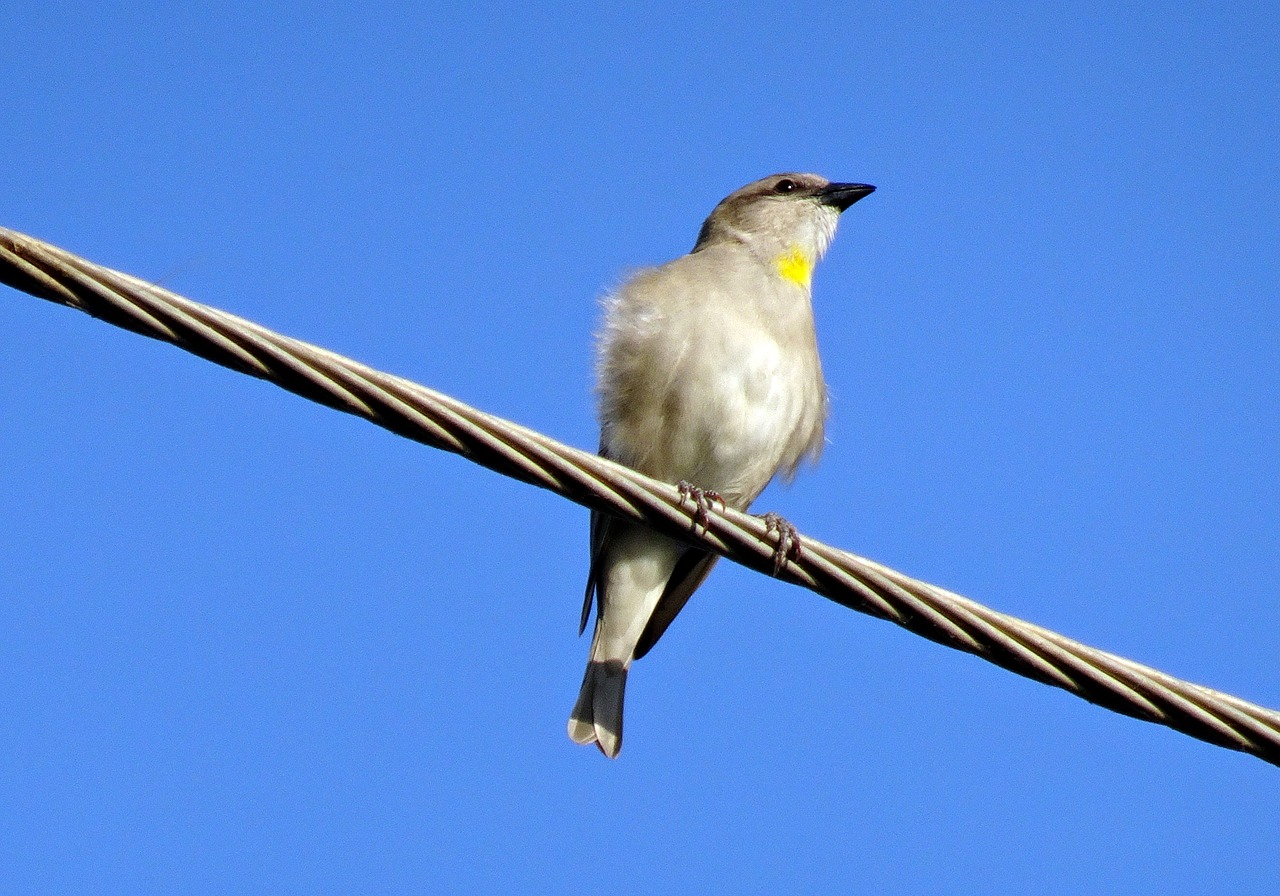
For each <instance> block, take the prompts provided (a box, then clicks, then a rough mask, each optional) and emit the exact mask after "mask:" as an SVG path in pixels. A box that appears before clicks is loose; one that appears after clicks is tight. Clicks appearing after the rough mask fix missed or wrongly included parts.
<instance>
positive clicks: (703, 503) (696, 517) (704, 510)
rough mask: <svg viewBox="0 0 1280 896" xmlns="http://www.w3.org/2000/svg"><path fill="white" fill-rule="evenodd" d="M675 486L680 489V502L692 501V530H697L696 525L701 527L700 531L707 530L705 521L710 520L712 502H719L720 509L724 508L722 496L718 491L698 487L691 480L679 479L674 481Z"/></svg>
mask: <svg viewBox="0 0 1280 896" xmlns="http://www.w3.org/2000/svg"><path fill="white" fill-rule="evenodd" d="M676 488H678V489H679V490H680V503H681V504H683V503H684V502H685V501H692V502H693V507H694V510H693V531H694V532H697V531H698V527H699V526H701V527H702V531H703V532H706V531H707V523H709V522H711V517H710V516H708V513H709V512H710V511H711V505H712V504H719V505H720V510H721V511H723V510H724V498H722V497H720V493H719V492H713V491H711V489H709V488H698V487H697V486H696V485H694V484H693V483H692V482H686V481H685V480H683V479H681V480H680V481H679V482H677V483H676Z"/></svg>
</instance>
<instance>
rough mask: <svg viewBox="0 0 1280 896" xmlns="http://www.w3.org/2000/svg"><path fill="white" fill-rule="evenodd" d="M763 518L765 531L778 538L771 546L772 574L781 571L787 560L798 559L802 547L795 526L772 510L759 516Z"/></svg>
mask: <svg viewBox="0 0 1280 896" xmlns="http://www.w3.org/2000/svg"><path fill="white" fill-rule="evenodd" d="M760 519H762V520H764V525H765V531H766V532H768V533H769V534H770V535H773V536H775V537H776V538H777V539H778V543H777V544H775V545H774V546H773V574H774V575H775V576H776V575H778V574H779V573H781V572H782V570H783V568H784V567H785V566H786V565H787V561H788V560H799V559H800V555H801V553H803V549H802V548H801V547H800V533H799V532H797V531H796V527H795V526H793V525H791V524H790V523H788V522H787V521H786V520H784V519H783V518H782V517H780V516H778V514H776V513H774V512H773V511H769V512H768V513H766V514H765V515H764V516H762V517H760Z"/></svg>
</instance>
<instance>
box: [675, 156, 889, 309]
mask: <svg viewBox="0 0 1280 896" xmlns="http://www.w3.org/2000/svg"><path fill="white" fill-rule="evenodd" d="M874 191H875V187H873V186H871V185H869V184H844V183H832V182H831V181H829V180H827V179H826V178H825V177H821V176H819V175H817V174H772V175H770V176H769V177H765V178H761V179H760V180H758V181H755V182H753V183H749V184H747V185H746V186H745V187H743V188H742V189H740V190H737V191H736V192H733V193H731V194H729V195H728V196H726V197H725V198H724V199H722V200H721V201H720V204H719V205H717V206H716V207H715V209H714V210H713V211H712V212H711V214H710V215H709V216H708V217H707V220H706V221H705V222H703V224H702V230H701V232H700V233H699V234H698V242H697V244H696V245H695V246H694V248H693V251H694V252H697V251H698V250H700V249H704V248H706V247H707V246H710V245H714V244H716V243H719V242H726V241H728V242H739V243H742V244H744V245H746V246H747V247H749V248H750V249H751V250H752V251H753V252H755V253H756V254H757V255H759V256H760V257H762V258H765V259H767V260H768V261H770V262H771V263H772V264H774V265H775V266H776V268H777V270H778V273H779V274H781V275H782V276H783V277H785V278H786V279H788V280H791V281H792V282H794V283H797V284H799V285H802V286H805V287H807V286H808V285H809V282H810V279H811V278H812V276H813V267H814V265H816V264H817V263H818V259H820V258H822V256H823V253H825V252H826V251H827V246H829V245H830V244H831V239H832V237H834V236H835V233H836V224H837V222H838V221H839V220H840V213H841V212H843V211H844V210H845V209H847V208H848V207H849V206H851V205H853V204H854V203H855V202H857V201H858V200H859V199H861V198H863V197H864V196H868V195H870V194H871V193H872V192H874Z"/></svg>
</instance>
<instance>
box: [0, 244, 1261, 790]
mask: <svg viewBox="0 0 1280 896" xmlns="http://www.w3.org/2000/svg"><path fill="white" fill-rule="evenodd" d="M0 282H4V283H7V284H9V285H10V286H13V287H14V288H16V289H19V290H22V291H24V292H28V293H30V294H31V295H34V296H38V297H40V298H43V299H48V300H49V301H52V302H57V303H59V304H62V305H68V306H70V307H72V308H78V309H80V310H81V311H84V312H85V313H87V314H90V315H92V316H94V317H97V318H101V319H102V320H105V321H107V322H109V323H112V324H115V325H116V326H119V327H124V328H125V329H128V330H132V331H133V332H135V333H141V334H143V335H145V336H150V337H152V338H155V339H160V340H163V341H165V342H171V343H173V344H174V345H177V346H179V347H180V348H183V349H185V350H187V351H189V352H192V353H194V354H196V355H199V356H200V357H202V358H206V359H208V360H210V361H213V362H215V363H217V364H221V365H223V366H225V367H229V368H231V369H232V370H237V371H240V372H241V373H246V374H249V375H250V376H255V377H259V378H261V379H264V380H268V381H270V382H272V383H275V384H276V385H278V386H280V387H281V388H284V389H288V390H289V391H291V392H295V393H297V394H298V395H301V396H303V397H304V398H309V399H311V400H312V401H316V402H319V403H321V404H324V405H327V406H329V407H332V408H336V409H338V410H340V411H345V412H347V413H350V414H355V415H357V416H359V417H364V418H365V419H367V420H370V421H372V422H373V423H376V424H377V425H379V426H382V427H384V428H386V429H389V430H391V431H392V432H394V433H397V434H399V435H402V436H404V437H406V438H409V439H413V440H415V441H418V442H422V443H423V444H426V445H430V446H432V447H435V448H441V449H443V450H445V451H451V452H454V453H455V454H460V455H462V456H463V457H465V458H467V459H468V460H471V461H474V462H475V463H478V464H481V465H483V466H485V467H488V468H489V469H491V470H495V471H497V472H499V473H502V474H504V475H507V476H512V477H514V478H516V479H520V480H523V481H525V482H529V483H532V484H533V485H537V486H539V487H541V488H545V489H549V490H551V491H553V492H555V493H557V494H559V495H562V496H563V497H565V498H568V499H569V500H571V501H574V502H576V503H578V504H581V505H583V506H586V507H590V508H591V509H593V510H600V511H603V512H605V513H609V514H613V515H615V516H619V517H622V518H624V519H628V520H635V521H638V522H641V523H644V524H646V525H648V526H650V527H652V528H653V529H655V530H657V531H658V532H661V533H662V534H664V535H667V536H669V537H671V538H676V539H680V540H683V541H686V542H689V543H691V544H696V545H698V546H700V547H704V548H708V549H710V550H713V551H715V552H716V553H718V554H721V555H722V556H724V557H727V558H728V559H730V560H733V561H735V562H737V563H740V564H742V565H744V566H748V567H750V568H751V569H754V570H757V571H758V572H763V573H766V574H770V575H771V574H773V572H774V568H773V564H774V555H775V550H774V548H775V541H776V536H775V535H774V534H772V533H770V532H769V531H768V529H767V525H766V523H765V522H764V521H763V520H761V519H759V518H758V517H754V516H750V515H748V514H744V513H739V512H736V511H733V510H724V511H720V512H713V513H711V514H709V516H708V518H707V519H706V526H705V527H704V526H703V525H702V522H703V521H702V520H701V519H698V520H697V522H698V526H697V528H696V531H695V527H694V525H693V523H694V521H695V516H694V513H695V510H696V508H694V507H692V506H690V505H689V503H688V502H682V498H681V496H680V493H679V492H678V490H677V489H676V487H675V486H673V485H668V484H666V483H661V482H658V481H656V480H653V479H649V478H648V477H646V476H643V475H641V474H640V473H637V472H635V471H634V470H631V469H628V468H626V467H623V466H620V465H618V464H615V463H613V462H611V461H608V460H605V459H604V458H601V457H598V456H596V455H594V454H590V453H588V452H585V451H581V450H579V449H576V448H571V447H569V446H567V445H563V444H561V443H559V442H557V441H555V440H554V439H551V438H548V437H547V436H545V435H542V434H541V433H538V432H535V431H534V430H531V429H527V428H525V427H522V426H519V425H517V424H515V423H511V422H509V421H507V420H503V419H501V418H499V417H494V416H492V415H489V414H486V413H484V412H482V411H478V410H476V409H475V408H472V407H469V406H468V405H465V404H463V403H462V402H460V401H457V400H456V399H453V398H450V397H449V396H447V395H442V394H441V393H439V392H435V391H433V390H431V389H428V388H426V387H425V386H421V385H419V384H417V383H414V382H411V381H409V380H406V379H403V378H401V377H397V376H392V375H391V374H387V373H383V372H382V371H379V370H374V369H373V368H371V367H366V366H365V365H363V364H360V363H357V362H356V361H352V360H351V359H349V358H344V357H342V356H341V355H338V354H335V353H333V352H330V351H326V350H325V349H321V348H318V347H316V346H314V345H310V344H308V343H305V342H301V341H299V340H296V339H291V338H289V337H287V336H282V335H281V334H279V333H275V332H272V331H271V330H268V329H267V328H266V327H262V326H259V325H258V324H255V323H252V322H251V321H248V320H245V319H243V318H240V317H236V316H234V315H231V314H227V313H226V312H224V311H219V310H218V309H216V308H211V307H209V306H207V305H201V304H199V303H197V302H193V301H191V300H190V299H186V298H183V297H182V296H179V295H176V294H175V293H172V292H169V291H168V290H165V289H161V288H160V287H157V286H154V285H152V284H149V283H147V282H145V281H143V280H139V279H138V278H136V277H132V276H130V275H128V274H123V273H120V272H119V271H113V270H111V269H110V268H105V267H102V266H100V265H96V264H94V263H92V262H90V261H87V260H85V259H83V258H80V257H79V256H76V255H73V254H71V253H70V252H67V251H65V250H63V249H59V248H57V247H56V246H52V245H50V244H48V243H44V242H42V241H40V240H37V239H35V238H33V237H29V236H26V235H24V234H20V233H16V232H14V231H11V230H7V229H5V228H0ZM801 544H802V550H801V552H800V555H799V556H798V557H793V558H789V559H788V560H787V562H786V564H785V565H784V566H783V568H782V569H781V571H780V572H779V573H778V578H781V579H783V580H785V581H788V582H792V583H794V584H797V585H802V586H803V587H805V588H809V589H810V590H812V591H815V592H817V593H818V594H821V595H823V596H824V597H827V598H829V599H830V600H833V601H835V602H836V603H838V604H841V605H842V606H845V607H849V608H851V609H854V610H857V611H859V612H862V613H867V614H870V615H872V616H876V617H879V618H881V619H887V620H889V621H890V622H894V623H896V624H898V625H900V626H902V627H903V628H906V629H907V630H909V631H911V632H914V633H916V634H917V635H921V636H923V637H925V638H928V639H930V640H932V641H936V642H938V643H939V644H944V645H946V646H947V647H952V648H955V649H956V650H963V651H965V652H967V653H972V654H974V655H976V656H979V657H982V658H983V659H985V660H987V661H989V662H992V663H995V664H996V665H998V666H1002V667H1004V668H1006V669H1008V670H1010V671H1012V672H1016V673H1018V674H1019V675H1023V676H1026V677H1027V678H1031V679H1034V680H1036V681H1040V682H1044V683H1045V684H1050V685H1053V686H1055V687H1059V688H1062V689H1063V690H1066V691H1069V692H1071V693H1073V694H1075V695H1076V696H1078V697H1083V698H1084V699H1085V700H1088V701H1090V702H1092V703H1096V704H1098V705H1100V706H1104V707H1106V708H1108V709H1111V710H1113V711H1115V712H1119V713H1123V714H1125V715H1129V716H1133V717H1135V718H1139V719H1143V720H1146V721H1149V722H1155V723H1157V724H1161V725H1166V726H1168V727H1170V728H1173V729H1175V730H1177V731H1181V732H1183V733H1184V734H1189V735H1191V736H1192V737H1195V738H1199V739H1200V740H1203V741H1207V742H1209V743H1212V744H1217V745H1218V746H1222V747H1227V748H1229V749H1232V750H1240V751H1242V752H1246V753H1252V754H1253V755H1255V756H1257V757H1259V758H1261V759H1263V760H1264V761H1266V762H1269V763H1271V764H1272V765H1280V713H1277V712H1276V711H1274V710H1269V709H1265V708H1263V707H1261V706H1257V705H1255V704H1252V703H1249V702H1247V701H1245V700H1242V699H1240V698H1238V697H1233V696H1231V695H1230V694H1224V693H1222V692H1220V691H1215V690H1211V689H1209V688H1206V687H1202V686H1200V685H1196V684H1191V683H1190V682H1186V681H1182V680H1180V679H1177V678H1174V677H1173V676H1171V675H1166V674H1165V673H1163V672H1160V671H1158V670H1156V669H1152V668H1150V667H1148V666H1143V665H1141V664H1139V663H1135V662H1133V661H1132V660H1128V659H1125V658H1123V657H1120V656H1116V655H1114V654H1111V653H1107V652H1105V651H1101V650H1097V649H1095V648H1092V647H1088V646H1086V645H1084V644H1081V643H1079V642H1077V641H1073V640H1071V639H1070V638H1066V637H1064V636H1062V635H1060V634H1057V633H1056V632H1052V631H1049V630H1048V629H1044V628H1041V627H1039V626H1036V625H1032V624H1031V623H1028V622H1024V621H1022V620H1020V619H1016V618H1014V617H1012V616H1007V615H1005V614H1003V613H998V612H996V611H995V610H992V609H989V608H987V607H984V606H982V605H981V604H978V603H976V602H974V601H972V600H969V599H968V598H964V597H961V596H960V595H958V594H954V593H952V592H950V591H946V590H944V589H942V588H939V587H937V586H935V585H930V584H928V583H926V582H922V581H919V580H918V579H913V578H911V577H910V576H907V575H904V574H903V573H901V572H898V571H896V570H893V569H890V568H888V567H886V566H882V565H880V564H879V563H876V562H874V561H872V560H867V559H865V558H863V557H859V556H856V555H854V554H850V553H847V552H845V551H842V550H839V549H837V548H833V547H830V546H828V545H825V544H822V543H821V542H818V541H815V540H813V539H810V538H807V537H806V538H802V540H801Z"/></svg>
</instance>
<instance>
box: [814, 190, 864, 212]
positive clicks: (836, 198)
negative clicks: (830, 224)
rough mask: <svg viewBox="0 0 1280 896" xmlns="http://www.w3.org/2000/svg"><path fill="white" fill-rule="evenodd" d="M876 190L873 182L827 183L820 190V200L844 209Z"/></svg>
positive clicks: (825, 203) (841, 209)
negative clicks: (872, 184)
mask: <svg viewBox="0 0 1280 896" xmlns="http://www.w3.org/2000/svg"><path fill="white" fill-rule="evenodd" d="M875 191H876V188H875V187H873V186H871V184H827V185H826V186H825V187H823V188H822V189H821V190H819V191H818V201H819V202H821V203H822V204H823V205H833V206H835V207H836V208H838V209H839V210H840V211H844V210H845V209H847V208H848V207H849V206H851V205H853V204H854V203H855V202H857V201H858V200H859V199H861V198H862V197H864V196H870V195H871V194H872V193H874V192H875Z"/></svg>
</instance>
